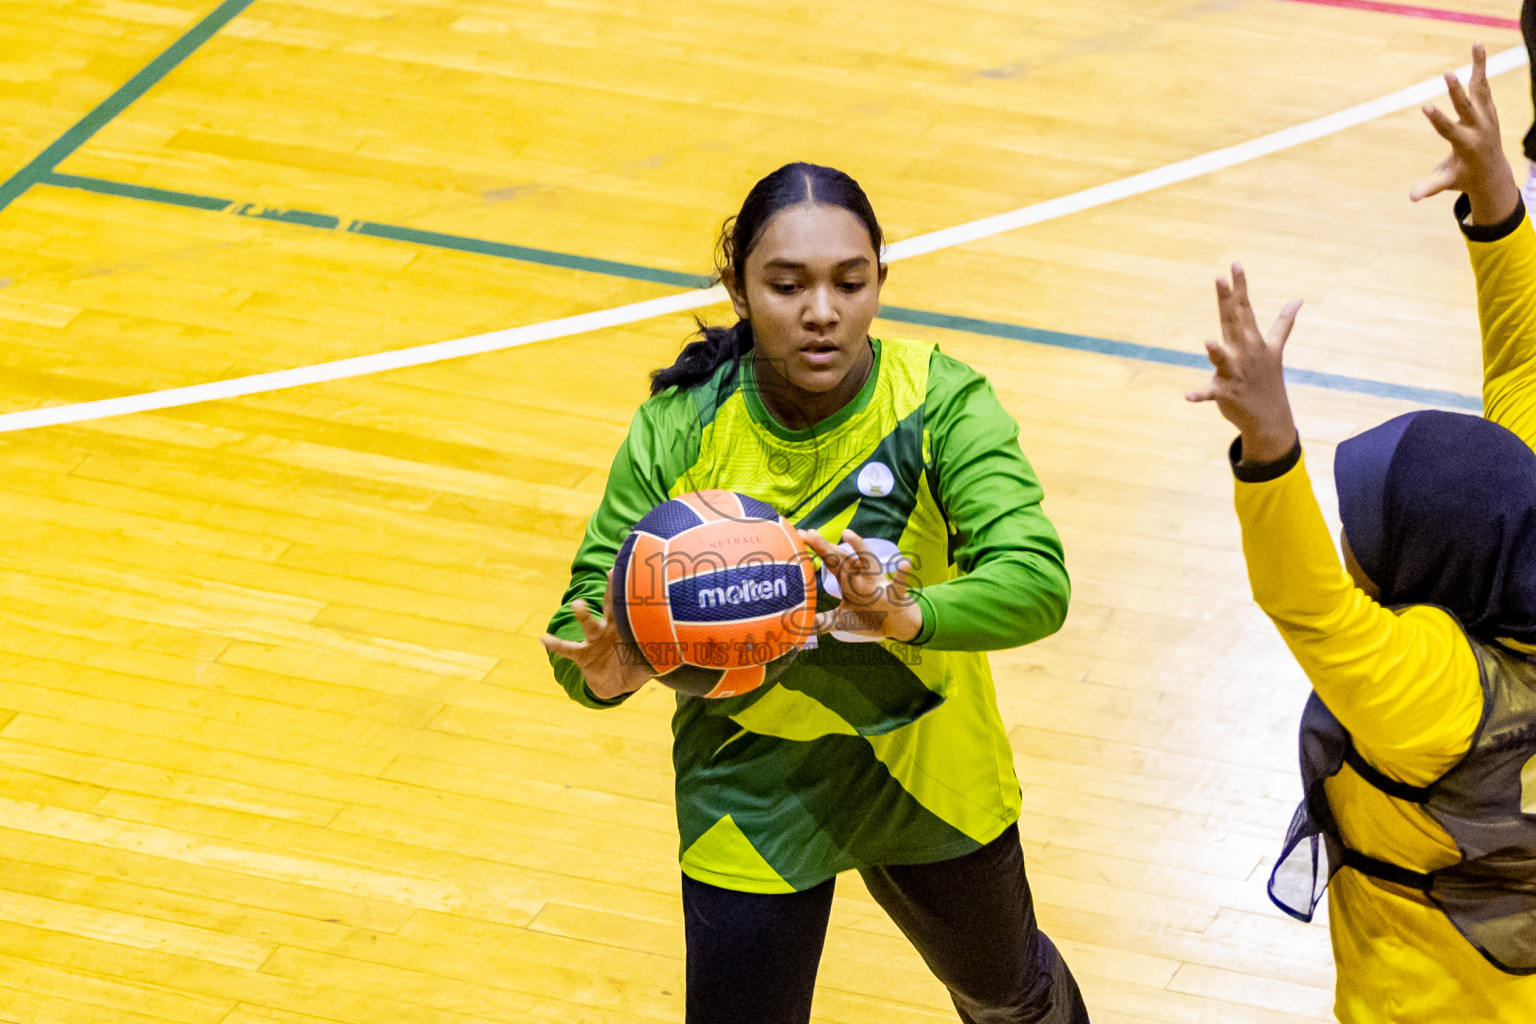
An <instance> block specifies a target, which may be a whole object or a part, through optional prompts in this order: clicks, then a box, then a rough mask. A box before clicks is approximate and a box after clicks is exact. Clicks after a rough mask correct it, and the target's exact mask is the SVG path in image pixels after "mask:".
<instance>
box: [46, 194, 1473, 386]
mask: <svg viewBox="0 0 1536 1024" xmlns="http://www.w3.org/2000/svg"><path fill="white" fill-rule="evenodd" d="M38 182H39V184H44V185H55V186H58V187H61V188H73V189H81V190H83V191H86V192H95V193H98V194H100V195H108V196H119V197H122V198H126V199H140V200H145V201H148V202H154V203H164V204H167V205H170V206H181V207H186V208H188V209H192V210H209V211H215V212H227V213H232V214H235V215H237V216H241V217H254V218H257V219H260V220H271V221H278V222H280V223H284V224H297V225H302V226H305V227H312V228H321V229H327V230H345V231H347V232H348V233H350V234H358V235H368V236H370V237H373V238H383V239H388V240H392V241H397V242H407V243H411V244H415V245H426V246H432V247H434V248H438V249H450V250H453V251H455V252H466V253H474V254H476V255H481V256H494V257H498V258H501V259H510V260H517V261H519V262H523V263H536V264H540V265H542V266H548V267H561V268H564V269H567V270H580V271H585V272H587V273H592V274H605V275H608V276H610V277H622V278H627V279H629V280H632V281H650V282H653V283H656V284H666V285H674V286H676V287H679V288H707V287H709V286H710V285H711V284H713V283H714V279H713V278H710V277H705V276H703V275H700V274H685V273H681V272H679V271H675V270H664V269H661V268H659V267H645V266H640V265H638V264H634V263H620V262H618V261H616V260H603V259H596V258H594V257H591V256H578V255H574V254H572V253H564V252H555V251H553V250H550V249H534V248H530V247H528V246H522V245H509V244H507V243H505V242H491V241H487V240H485V239H481V238H470V237H467V236H464V235H450V234H444V233H443V232H439V231H422V230H419V229H417V228H407V227H400V226H397V225H393V224H380V223H378V222H376V221H367V220H353V221H348V222H347V223H346V226H345V228H344V229H343V227H342V219H341V218H340V217H335V216H332V215H330V214H325V213H311V212H309V211H307V210H283V209H274V208H271V207H266V206H262V205H260V204H257V203H242V202H239V201H237V200H234V199H220V198H217V197H214V196H205V195H197V194H194V193H190V192H175V191H171V190H169V189H161V188H150V187H148V186H145V185H127V184H123V183H122V182H116V181H107V180H104V179H102V178H87V177H82V176H80V175H77V174H59V173H56V172H50V173H47V174H44V175H41V176H40V177H39V179H38ZM880 317H881V319H884V320H893V321H896V322H898V323H908V324H918V325H921V326H924V327H938V328H941V329H943V330H948V331H963V332H965V333H968V334H981V335H986V336H988V337H993V338H1007V339H1009V340H1012V341H1025V342H1029V343H1031V344H1035V345H1049V346H1051V347H1053V348H1065V349H1072V350H1074V351H1077V352H1095V353H1098V354H1100V355H1107V356H1117V357H1119V358H1122V359H1135V360H1138V361H1140V362H1145V363H1163V364H1165V365H1169V366H1184V367H1190V368H1194V369H1208V368H1209V367H1210V363H1209V362H1207V361H1206V358H1205V355H1204V354H1203V353H1195V352H1180V351H1178V350H1176V349H1168V348H1159V347H1157V346H1155V345H1137V344H1133V343H1131V342H1126V341H1114V340H1112V339H1109V338H1096V337H1093V336H1091V335H1086V334H1068V333H1065V332H1062V331H1048V330H1044V329H1042V328H1038V327H1025V326H1023V325H1021V324H1010V323H1006V322H1003V321H998V320H981V319H978V318H976V317H969V316H955V315H953V314H950V313H934V312H930V311H927V310H922V309H909V308H907V307H905V306H889V305H882V306H881V307H880ZM1285 373H1286V379H1287V380H1288V381H1290V382H1291V383H1293V384H1306V385H1310V386H1312V387H1320V388H1328V389H1330V390H1333V391H1347V392H1352V393H1354V394H1361V395H1373V396H1375V397H1378V398H1393V399H1398V400H1401V401H1406V402H1415V403H1418V404H1421V405H1435V406H1442V407H1447V408H1452V409H1465V410H1467V411H1470V412H1482V409H1483V402H1482V399H1481V398H1479V397H1478V396H1476V395H1463V394H1460V393H1458V392H1455V391H1443V390H1440V389H1438V388H1421V387H1413V386H1411V385H1407V384H1392V383H1389V382H1387V381H1379V380H1370V379H1368V378H1364V377H1350V376H1345V375H1344V374H1338V373H1323V372H1321V371H1318V370H1303V369H1295V368H1289V367H1288V368H1287V369H1286V371H1285Z"/></svg>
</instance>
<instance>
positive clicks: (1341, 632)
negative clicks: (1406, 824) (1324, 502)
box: [1237, 460, 1482, 786]
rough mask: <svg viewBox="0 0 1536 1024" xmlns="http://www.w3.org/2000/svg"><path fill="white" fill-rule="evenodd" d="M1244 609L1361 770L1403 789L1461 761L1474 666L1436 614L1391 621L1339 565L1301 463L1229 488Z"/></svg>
mask: <svg viewBox="0 0 1536 1024" xmlns="http://www.w3.org/2000/svg"><path fill="white" fill-rule="evenodd" d="M1237 515H1238V520H1239V521H1240V522H1241V523H1242V527H1243V554H1244V556H1245V558H1246V559H1247V562H1248V579H1249V583H1250V585H1251V586H1252V588H1253V596H1254V600H1256V601H1257V602H1258V604H1259V607H1260V608H1262V609H1263V610H1264V612H1265V613H1266V614H1267V615H1268V616H1269V617H1270V619H1271V621H1273V622H1274V623H1275V625H1276V627H1277V628H1279V630H1280V635H1281V636H1282V637H1283V638H1284V640H1285V642H1286V645H1287V646H1288V647H1290V649H1291V653H1292V654H1294V655H1295V656H1296V660H1297V662H1298V663H1299V664H1300V665H1301V667H1302V670H1303V671H1304V672H1306V674H1307V678H1308V679H1310V680H1311V682H1312V687H1313V689H1315V690H1316V691H1317V694H1318V696H1319V697H1321V698H1322V700H1323V703H1324V704H1326V705H1328V710H1330V711H1332V712H1333V714H1334V716H1335V717H1337V718H1338V719H1339V721H1340V722H1342V723H1343V724H1344V727H1345V728H1346V729H1348V730H1349V731H1350V734H1351V735H1352V736H1354V738H1355V745H1356V746H1357V747H1358V748H1359V749H1360V752H1361V753H1362V754H1363V755H1365V757H1366V759H1367V760H1369V761H1370V762H1372V763H1373V764H1374V765H1375V766H1376V767H1377V768H1378V769H1380V770H1381V771H1382V772H1384V773H1385V774H1386V775H1388V776H1390V777H1392V778H1395V779H1398V780H1399V781H1402V782H1407V783H1409V784H1410V785H1420V786H1421V785H1426V784H1427V783H1430V782H1432V781H1434V780H1435V779H1437V778H1439V777H1440V776H1441V775H1442V774H1444V773H1445V771H1446V769H1448V768H1450V767H1451V765H1453V764H1455V763H1456V760H1457V759H1458V758H1459V757H1460V756H1461V755H1462V754H1464V753H1465V752H1466V751H1467V748H1468V747H1469V746H1470V744H1471V741H1472V732H1473V730H1474V729H1476V728H1477V722H1478V718H1479V716H1480V715H1481V713H1482V687H1481V684H1480V683H1479V682H1478V671H1477V659H1476V658H1475V657H1474V656H1473V654H1472V648H1471V647H1469V646H1468V645H1467V641H1466V638H1465V637H1464V636H1463V635H1462V632H1461V627H1459V626H1458V625H1457V624H1456V621H1455V620H1454V619H1453V618H1451V616H1450V615H1449V614H1447V613H1446V612H1444V611H1441V610H1440V609H1438V608H1432V607H1428V606H1415V607H1411V608H1408V609H1406V610H1404V611H1403V613H1402V614H1400V615H1399V614H1393V613H1392V612H1390V611H1388V610H1387V609H1385V608H1383V607H1382V606H1381V605H1379V604H1377V603H1376V602H1375V601H1373V600H1371V598H1370V597H1368V596H1367V595H1366V594H1365V592H1364V591H1362V590H1360V589H1359V588H1358V587H1356V586H1355V585H1354V583H1353V582H1352V581H1351V580H1350V578H1349V577H1348V576H1347V575H1346V574H1345V572H1344V568H1343V566H1342V565H1340V564H1339V559H1338V556H1337V555H1336V554H1335V553H1334V549H1333V543H1332V541H1331V540H1330V538H1329V536H1328V527H1327V525H1326V524H1325V523H1324V522H1323V514H1322V511H1321V510H1320V509H1319V508H1318V506H1317V499H1316V498H1315V497H1313V494H1312V483H1311V480H1310V478H1309V477H1308V476H1307V468H1306V464H1305V461H1304V460H1302V461H1298V462H1297V464H1296V466H1295V467H1294V468H1292V469H1291V470H1290V472H1288V473H1286V474H1284V475H1283V476H1281V477H1279V478H1277V479H1274V480H1270V481H1266V482H1262V483H1243V482H1242V481H1239V482H1238V484H1237Z"/></svg>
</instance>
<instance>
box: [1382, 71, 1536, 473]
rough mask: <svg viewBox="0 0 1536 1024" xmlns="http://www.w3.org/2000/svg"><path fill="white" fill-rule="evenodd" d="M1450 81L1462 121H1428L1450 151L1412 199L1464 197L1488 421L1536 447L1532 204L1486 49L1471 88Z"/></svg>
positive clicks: (1437, 115) (1461, 208)
mask: <svg viewBox="0 0 1536 1024" xmlns="http://www.w3.org/2000/svg"><path fill="white" fill-rule="evenodd" d="M1445 78H1446V89H1447V90H1448V91H1449V93H1450V97H1451V104H1452V106H1454V107H1455V109H1456V120H1455V121H1452V120H1451V119H1450V118H1449V117H1447V116H1446V115H1445V114H1443V113H1441V112H1440V111H1439V110H1437V109H1436V108H1435V107H1433V106H1426V107H1425V108H1424V116H1425V117H1427V118H1429V121H1430V123H1431V124H1432V125H1434V127H1435V131H1436V132H1438V133H1439V134H1440V136H1441V137H1442V138H1444V139H1445V140H1446V141H1447V142H1449V143H1450V144H1451V153H1450V155H1449V156H1447V157H1446V158H1445V159H1444V160H1442V161H1441V162H1440V164H1439V166H1437V167H1436V168H1435V170H1434V172H1433V173H1432V174H1431V175H1430V176H1429V177H1428V178H1426V179H1425V180H1424V181H1421V182H1419V184H1417V185H1415V186H1414V188H1413V191H1412V192H1411V193H1409V195H1410V197H1411V198H1412V199H1413V200H1414V201H1418V200H1420V199H1423V198H1424V197H1426V196H1431V195H1434V194H1435V193H1437V192H1442V191H1446V190H1460V191H1461V192H1462V196H1461V197H1460V198H1459V199H1458V200H1457V201H1456V221H1457V223H1458V224H1459V225H1460V227H1461V230H1462V233H1463V234H1465V235H1466V237H1467V249H1468V253H1469V255H1470V256H1471V258H1472V269H1473V272H1474V273H1475V274H1476V276H1477V315H1478V320H1479V322H1480V323H1481V325H1482V335H1483V410H1484V415H1486V416H1487V417H1488V418H1489V419H1490V420H1493V421H1494V422H1495V423H1498V424H1500V425H1501V426H1505V427H1508V428H1509V429H1510V430H1512V431H1514V432H1515V433H1516V434H1518V435H1519V436H1520V437H1521V438H1522V439H1523V440H1524V441H1525V443H1526V444H1529V445H1532V446H1536V234H1532V232H1531V230H1530V229H1529V228H1527V227H1526V226H1525V219H1526V217H1525V206H1524V203H1523V202H1521V199H1520V191H1519V189H1518V188H1517V187H1516V186H1515V178H1514V175H1513V174H1512V173H1511V172H1510V168H1509V161H1508V160H1507V159H1505V157H1504V148H1503V144H1502V142H1501V141H1500V138H1499V116H1498V111H1497V110H1495V109H1494V105H1493V93H1492V92H1491V91H1490V90H1489V88H1488V75H1487V68H1486V54H1485V53H1484V51H1483V48H1482V47H1481V46H1476V47H1474V48H1473V50H1472V77H1471V79H1470V80H1469V81H1468V82H1467V87H1466V88H1465V89H1463V88H1462V86H1461V83H1460V82H1458V81H1457V80H1456V76H1455V75H1454V74H1451V73H1449V72H1448V73H1447V74H1446V76H1445Z"/></svg>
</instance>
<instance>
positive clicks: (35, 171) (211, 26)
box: [0, 0, 252, 210]
mask: <svg viewBox="0 0 1536 1024" xmlns="http://www.w3.org/2000/svg"><path fill="white" fill-rule="evenodd" d="M251 2H252V0H224V2H223V3H221V4H219V6H218V7H216V8H214V10H213V12H212V13H211V14H209V15H208V16H207V17H205V18H204V19H203V20H202V21H200V22H198V23H197V24H196V25H193V26H192V27H191V28H190V29H188V30H187V33H186V34H185V35H183V36H182V37H181V38H180V39H178V40H176V41H175V42H174V43H172V44H171V46H170V48H169V49H168V50H166V51H165V52H164V53H162V54H160V56H158V57H156V58H155V59H154V60H152V61H150V62H149V63H148V64H146V65H145V66H144V68H143V70H141V71H140V72H139V73H138V74H136V75H134V76H133V77H132V78H130V79H128V81H126V82H124V83H123V84H122V85H121V86H120V87H118V89H117V91H116V92H114V93H113V94H112V95H110V96H108V97H107V98H106V99H104V100H102V101H101V103H100V104H99V105H98V106H97V107H96V109H95V110H93V111H91V112H90V113H89V114H86V115H85V116H84V117H82V118H81V119H80V121H79V122H78V123H77V124H76V125H75V126H74V127H73V128H71V129H70V130H69V131H67V132H65V133H64V134H63V135H61V136H59V137H58V139H56V140H55V141H54V143H53V144H52V145H51V146H49V147H48V148H47V149H45V150H43V151H42V152H41V153H39V154H38V155H37V156H35V157H33V158H32V160H31V162H30V163H28V164H27V165H26V166H25V167H23V168H22V169H21V170H19V171H17V172H16V173H15V174H13V175H11V176H10V177H9V178H7V179H6V180H5V181H4V182H3V183H0V210H4V209H5V208H6V207H7V206H9V205H11V202H12V201H13V200H14V199H16V198H17V197H18V196H20V195H21V194H22V193H23V192H25V191H26V190H27V189H29V188H31V187H32V186H33V185H36V184H37V183H38V182H40V181H42V179H43V176H44V175H46V174H49V173H51V172H52V171H53V169H54V168H55V167H57V166H59V164H60V163H61V162H63V160H64V159H65V158H66V157H68V156H69V155H70V154H71V153H73V152H74V151H75V150H77V149H79V148H80V147H81V146H83V145H85V143H86V142H87V141H88V140H89V139H90V137H91V136H92V135H95V134H96V133H97V132H99V131H101V129H102V128H103V127H105V126H106V124H107V122H108V121H111V120H112V119H113V118H114V117H116V116H117V115H118V114H121V113H122V112H123V111H124V110H126V109H127V107H128V105H129V104H130V103H132V102H133V101H134V100H136V99H138V98H139V97H140V96H143V95H144V94H145V93H146V92H148V91H149V90H150V89H152V88H153V87H154V86H155V84H156V83H157V82H159V81H160V79H162V78H164V77H165V76H166V75H168V74H170V73H171V71H172V70H174V69H175V67H176V66H177V65H178V64H180V63H181V62H182V61H184V60H186V59H187V58H188V57H190V56H191V55H192V53H193V52H194V51H195V50H196V49H197V48H198V47H199V46H202V45H203V44H204V43H206V42H207V41H208V40H209V39H211V38H213V34H214V33H215V32H217V31H218V30H219V29H221V28H223V27H224V26H225V25H227V24H229V22H230V20H231V19H233V18H234V17H235V15H237V14H239V13H240V12H241V11H243V10H245V9H246V8H247V7H249V6H250V5H251Z"/></svg>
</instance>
